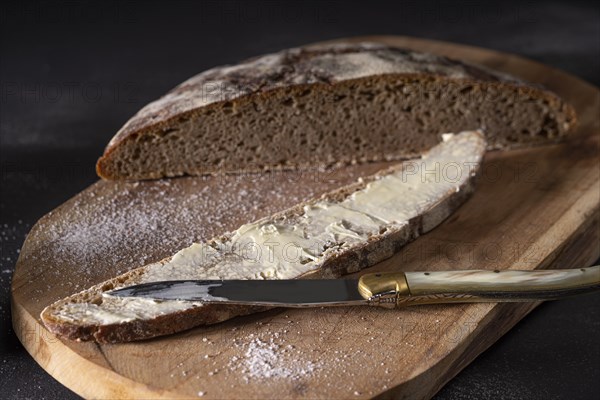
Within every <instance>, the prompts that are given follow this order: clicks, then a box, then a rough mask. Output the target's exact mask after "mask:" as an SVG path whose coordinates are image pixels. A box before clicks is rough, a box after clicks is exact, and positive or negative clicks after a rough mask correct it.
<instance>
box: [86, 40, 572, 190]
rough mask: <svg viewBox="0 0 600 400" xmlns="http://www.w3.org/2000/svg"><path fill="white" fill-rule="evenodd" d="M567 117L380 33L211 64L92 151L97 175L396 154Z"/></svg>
mask: <svg viewBox="0 0 600 400" xmlns="http://www.w3.org/2000/svg"><path fill="white" fill-rule="evenodd" d="M574 124H575V113H574V111H573V108H572V107H571V106H570V105H568V104H566V103H564V102H563V101H562V100H561V99H560V98H559V97H558V96H556V95H555V94H553V93H551V92H549V91H546V90H544V89H542V88H539V87H535V86H533V85H530V84H527V83H524V82H522V81H519V80H518V79H516V78H513V77H510V76H507V75H504V74H500V73H497V72H494V71H491V70H488V69H486V68H483V67H479V66H473V65H469V64H465V63H463V62H460V61H456V60H451V59H448V58H445V57H439V56H435V55H432V54H425V53H418V52H414V51H410V50H406V49H400V48H394V47H389V46H385V45H382V44H373V43H361V44H333V45H321V46H315V47H310V48H299V49H291V50H286V51H282V52H280V53H275V54H270V55H265V56H262V57H258V58H254V59H251V60H248V61H246V62H243V63H241V64H238V65H235V66H225V67H217V68H214V69H211V70H208V71H206V72H203V73H201V74H199V75H197V76H195V77H193V78H191V79H189V80H188V81H186V82H184V83H182V84H181V85H179V86H178V87H176V88H175V89H173V90H172V91H171V92H169V93H167V94H166V95H165V96H164V97H162V98H160V99H158V100H157V101H155V102H153V103H150V104H148V105H147V106H146V107H144V108H143V109H142V110H140V111H139V112H138V113H137V114H136V115H135V116H134V117H133V118H131V119H130V120H129V121H128V122H127V123H126V124H125V125H124V126H123V127H122V128H121V130H120V131H119V132H118V133H117V134H116V135H115V137H114V138H113V139H112V140H111V141H110V143H109V144H108V146H107V148H106V150H105V152H104V155H103V156H102V157H101V158H100V159H99V160H98V164H97V172H98V175H99V176H100V177H102V178H105V179H149V178H160V177H166V176H168V177H170V176H179V175H199V174H207V173H215V172H236V171H259V170H269V169H280V168H284V169H287V168H302V167H306V166H314V165H331V164H336V163H339V164H346V163H353V162H365V161H378V160H399V159H407V158H410V157H414V156H416V155H418V154H420V153H421V152H422V151H424V150H426V149H428V148H431V147H432V146H433V145H435V143H437V142H438V141H439V138H440V136H439V135H440V134H441V133H443V132H460V131H462V130H467V129H474V128H482V129H484V130H485V131H486V134H487V140H488V146H489V148H490V149H503V148H514V147H519V146H529V145H536V144H542V143H548V142H553V141H556V140H558V139H560V138H561V137H562V136H564V135H565V134H567V133H568V132H569V131H570V130H571V128H572V127H573V125H574Z"/></svg>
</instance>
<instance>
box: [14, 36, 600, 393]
mask: <svg viewBox="0 0 600 400" xmlns="http://www.w3.org/2000/svg"><path fill="white" fill-rule="evenodd" d="M361 39H363V40H364V39H365V38H361ZM367 39H370V40H379V41H382V42H386V43H390V44H394V45H399V46H405V47H408V48H414V49H418V50H424V51H430V52H433V53H439V54H443V55H447V56H451V57H455V58H459V59H464V60H467V61H472V62H477V63H481V64H484V65H487V66H490V67H492V68H495V69H498V70H501V71H505V72H508V73H512V74H514V75H516V76H519V77H522V78H524V79H526V80H529V81H532V82H538V83H541V84H543V85H545V86H547V87H548V88H550V89H552V90H554V91H555V92H556V93H558V94H559V95H561V96H563V97H564V98H565V99H566V100H567V101H569V102H571V103H572V104H573V105H574V106H575V108H576V110H577V113H578V116H579V120H580V126H579V128H578V131H577V133H576V134H575V135H574V136H573V137H572V138H570V139H569V141H568V142H567V143H564V144H561V145H554V146H547V147H543V148H536V149H528V150H519V151H511V152H503V153H499V152H495V153H490V154H488V155H487V156H486V158H485V163H484V167H483V174H482V177H481V180H480V182H479V186H478V189H477V191H476V193H475V195H474V196H473V197H472V198H471V199H470V200H469V201H468V202H467V203H466V204H465V205H463V206H462V207H461V208H460V209H459V210H458V211H457V212H456V213H455V214H454V215H452V216H451V217H450V218H449V219H448V220H447V221H445V222H444V223H443V224H442V225H441V226H440V227H438V228H437V229H435V230H434V231H433V232H431V233H429V234H427V235H425V236H423V237H421V238H420V239H418V240H417V241H415V242H414V243H412V244H410V245H408V246H407V247H406V248H404V249H403V250H402V251H401V252H400V253H398V254H397V255H396V256H395V257H393V258H392V259H390V260H387V261H386V262H383V263H381V264H380V265H378V266H376V267H374V268H371V269H370V271H375V270H382V271H383V270H407V271H408V270H423V269H427V270H440V269H459V268H460V269H467V268H489V269H496V268H500V269H503V268H512V269H536V268H570V267H582V266H587V265H589V264H591V263H592V262H593V261H594V260H596V259H597V258H598V256H599V255H600V232H599V217H600V206H599V203H600V199H599V196H600V159H599V154H600V151H599V150H600V148H599V144H600V140H599V139H600V129H599V118H598V113H597V111H598V109H599V107H600V92H599V91H598V89H597V88H595V87H593V86H591V85H589V84H587V83H585V82H583V81H581V80H579V79H577V78H575V77H573V76H570V75H567V74H565V73H563V72H560V71H558V70H555V69H552V68H549V67H546V66H543V65H541V64H538V63H535V62H532V61H528V60H524V59H522V58H519V57H516V56H513V55H508V54H501V53H498V52H494V51H489V50H483V49H478V48H473V47H467V46H461V45H455V44H450V43H442V42H434V41H429V40H421V39H413V38H405V37H377V38H367ZM356 40H359V39H356ZM382 166H383V164H373V165H367V166H353V167H346V168H343V169H342V170H337V171H300V172H293V173H292V172H286V173H274V174H263V175H251V174H242V175H238V176H226V177H216V178H214V177H212V178H181V179H173V180H168V181H154V182H141V183H119V182H116V183H114V182H97V183H95V184H94V185H92V186H90V187H89V188H88V189H86V190H84V191H83V192H82V193H80V194H78V195H77V196H75V197H74V198H72V199H71V200H69V201H67V202H66V203H65V204H63V205H62V206H60V207H59V208H57V209H56V210H54V211H52V212H51V213H49V214H48V215H46V216H45V217H43V218H42V219H41V220H40V221H39V222H38V223H37V224H36V225H35V226H34V227H33V229H32V230H31V232H30V234H29V236H28V238H27V240H26V242H25V244H24V245H23V249H22V251H21V255H20V258H19V260H18V263H17V267H16V271H15V274H14V277H13V283H12V315H13V324H14V328H15V331H16V332H17V335H18V336H19V338H20V340H21V341H22V342H23V344H24V346H25V347H26V348H27V350H28V351H29V353H31V355H32V356H33V357H34V358H35V360H36V361H37V362H38V363H39V364H40V365H41V366H42V367H43V368H44V369H46V370H47V371H48V372H49V373H50V374H51V375H52V376H54V377H55V378H56V379H58V380H59V381H60V382H62V383H63V384H65V385H66V386H67V387H69V388H70V389H72V390H74V391H75V392H77V393H79V394H81V395H82V396H84V397H93V398H122V397H136V398H191V397H196V398H197V397H202V398H219V399H221V398H244V399H249V398H260V399H263V398H277V399H281V398H301V397H306V398H328V399H335V398H357V399H358V398H370V397H381V398H388V397H394V398H429V397H431V396H433V394H435V393H436V392H437V391H438V390H439V389H440V387H441V386H442V385H444V384H445V383H446V382H447V381H448V380H449V379H451V378H452V377H453V376H455V375H456V374H457V373H458V372H459V371H460V370H461V369H462V368H464V367H465V366H466V365H467V364H468V363H469V362H470V361H471V360H473V359H474V358H475V357H476V356H477V355H478V354H480V353H481V352H482V351H483V350H485V349H486V348H487V347H488V346H490V345H491V344H492V343H494V342H495V341H496V340H497V339H498V338H499V337H500V336H502V335H503V334H504V333H505V332H506V331H508V330H509V329H510V328H511V327H512V326H513V325H514V324H515V323H516V322H517V321H519V320H520V319H521V318H522V317H523V316H524V315H526V314H527V313H528V312H529V311H531V310H532V309H533V308H534V307H535V306H536V304H470V305H445V306H420V307H414V308H411V309H404V310H393V311H390V310H383V309H376V308H369V307H356V308H337V309H335V308H334V309H312V310H272V311H268V312H264V313H261V314H254V315H250V316H246V317H240V318H235V319H233V320H230V321H227V322H225V323H221V324H218V325H214V326H210V327H203V328H197V329H193V330H190V331H187V332H183V333H180V334H177V335H172V336H168V337H164V338H159V339H154V340H147V341H143V342H137V343H129V344H119V345H97V344H94V343H74V342H68V341H63V340H60V339H58V338H57V337H55V336H53V335H52V334H50V333H49V332H47V331H46V330H45V329H44V328H43V326H42V325H41V324H40V321H39V318H38V316H39V313H40V311H41V310H42V309H43V308H44V307H45V306H46V305H48V304H50V303H51V302H53V301H55V300H58V299H59V298H62V297H64V296H66V295H69V294H71V293H74V292H76V291H79V290H81V289H84V288H87V287H88V286H90V285H92V284H95V283H97V282H100V281H103V280H105V279H107V278H110V277H112V276H114V275H117V274H118V273H121V272H124V271H126V270H128V269H131V268H134V267H138V266H140V265H142V264H145V263H147V262H150V261H154V260H158V259H161V258H163V257H165V256H167V255H169V254H171V253H172V252H174V251H176V250H177V249H179V248H181V247H183V246H187V245H189V244H190V243H191V242H192V241H198V240H204V239H208V238H210V237H212V236H213V235H215V234H219V233H221V232H224V231H226V230H231V229H235V228H237V227H238V226H239V225H240V224H241V223H243V222H246V221H247V220H251V219H256V218H259V217H262V216H264V215H267V214H270V213H272V212H273V211H277V210H280V209H282V208H284V207H288V206H290V205H292V204H294V203H296V202H298V201H301V200H303V199H305V198H308V197H311V196H315V195H318V194H319V193H322V192H324V191H327V190H330V189H332V188H335V187H338V186H340V185H343V184H346V183H348V182H351V181H353V180H355V179H356V178H357V177H358V176H360V175H364V174H367V173H371V172H373V171H375V170H377V169H379V168H381V167H382ZM275 174H277V175H278V178H277V181H281V182H283V183H281V184H277V185H275V180H274V179H273V177H274V176H275Z"/></svg>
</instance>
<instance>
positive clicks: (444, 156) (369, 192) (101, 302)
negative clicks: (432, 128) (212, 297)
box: [41, 131, 486, 342]
mask: <svg viewBox="0 0 600 400" xmlns="http://www.w3.org/2000/svg"><path fill="white" fill-rule="evenodd" d="M443 137H444V141H443V142H442V143H440V144H438V145H437V146H435V147H433V148H432V149H431V150H430V151H428V152H427V153H426V154H424V155H423V156H422V157H421V158H419V159H414V160H409V161H405V162H402V163H400V164H398V165H396V166H394V167H392V168H389V169H386V170H383V171H380V172H379V173H378V174H376V175H373V176H370V177H367V178H364V179H361V180H360V181H359V182H357V183H355V184H352V185H349V186H345V187H342V188H340V189H338V190H335V191H333V192H330V193H327V194H325V195H323V196H322V197H320V198H318V199H314V200H311V201H308V202H305V203H302V204H298V205H296V206H294V207H292V208H290V209H287V210H285V211H282V212H280V213H278V214H275V215H272V216H270V217H267V218H263V219H260V220H258V221H255V222H251V223H248V224H246V225H243V226H241V227H240V228H239V229H237V230H235V231H233V232H230V233H227V234H225V235H222V236H220V237H217V238H214V239H212V240H210V241H208V242H205V243H195V244H193V245H191V246H190V247H187V248H185V249H183V250H181V251H179V252H177V253H176V254H175V255H173V256H172V257H169V258H166V259H164V260H162V261H159V262H156V263H152V264H149V265H146V266H144V267H141V268H138V269H135V270H132V271H130V272H128V273H125V274H123V275H121V276H119V277H116V278H114V279H111V280H109V281H106V282H104V283H101V284H99V285H96V286H94V287H92V288H90V289H88V290H85V291H83V292H80V293H78V294H75V295H73V296H70V297H68V298H65V299H63V300H60V301H58V302H56V303H54V304H52V305H51V306H49V307H47V308H46V309H44V311H43V312H42V314H41V318H42V320H43V322H44V324H45V325H46V327H48V329H50V330H51V331H52V332H54V333H57V334H59V335H62V336H65V337H67V338H69V339H75V340H96V341H98V342H123V341H131V340H138V339H145V338H150V337H154V336H159V335H165V334H169V333H173V332H178V331H181V330H184V329H188V328H191V327H194V326H198V325H204V324H212V323H216V322H220V321H224V320H226V319H229V318H231V317H234V316H236V315H241V314H247V313H250V312H253V311H256V310H259V309H257V308H256V307H254V308H253V307H244V306H232V305H228V306H227V305H226V306H224V305H203V304H202V303H199V302H185V301H170V300H169V301H154V300H148V299H138V298H116V297H111V296H108V295H103V292H106V291H109V290H112V289H115V288H119V287H124V286H129V285H133V284H139V283H146V282H156V281H163V280H179V279H294V278H303V277H307V276H318V277H330V278H335V277H339V276H340V275H343V274H347V273H351V272H356V271H359V270H361V269H363V268H366V267H369V266H371V265H374V264H376V263H378V262H380V261H382V260H384V259H386V258H389V257H391V256H392V255H393V254H394V253H395V252H397V251H398V250H399V249H400V248H401V247H402V246H403V245H405V244H406V243H408V242H409V241H411V240H413V239H414V238H416V237H418V236H419V235H420V234H421V233H424V232H427V231H429V230H431V229H433V228H434V227H435V226H436V225H438V224H439V223H441V222H442V221H443V220H444V219H445V218H446V217H448V216H449V215H450V214H451V213H452V212H453V211H454V210H455V209H456V208H457V207H458V206H459V205H460V204H462V202H463V201H464V200H465V199H466V198H467V196H468V194H469V193H471V192H472V190H473V181H474V178H475V176H476V174H477V172H478V170H479V166H480V163H481V160H482V157H483V154H484V152H485V148H486V142H485V139H484V136H483V134H482V133H481V132H479V131H468V132H462V133H460V134H456V135H454V134H446V135H443Z"/></svg>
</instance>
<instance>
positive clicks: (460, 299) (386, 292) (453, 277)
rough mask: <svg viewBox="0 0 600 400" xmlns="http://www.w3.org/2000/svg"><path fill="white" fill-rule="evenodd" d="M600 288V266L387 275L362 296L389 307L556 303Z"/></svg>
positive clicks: (363, 283) (368, 282)
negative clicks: (548, 301)
mask: <svg viewBox="0 0 600 400" xmlns="http://www.w3.org/2000/svg"><path fill="white" fill-rule="evenodd" d="M598 289H600V265H596V266H593V267H588V268H578V269H565V270H541V271H514V270H502V271H500V270H494V271H491V270H459V271H431V272H387V273H373V274H366V275H363V276H361V278H360V280H359V283H358V290H359V292H360V294H361V295H362V296H363V297H364V298H365V299H367V300H369V303H370V304H373V305H378V306H382V307H387V308H395V307H403V306H409V305H416V304H436V303H481V302H519V301H542V300H553V299H558V298H562V297H567V296H572V295H576V294H581V293H588V292H592V291H595V290H598Z"/></svg>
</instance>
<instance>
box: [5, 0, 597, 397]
mask: <svg viewBox="0 0 600 400" xmlns="http://www.w3.org/2000/svg"><path fill="white" fill-rule="evenodd" d="M480 3H483V4H480ZM0 22H1V35H0V46H1V49H0V50H1V51H0V81H1V87H0V89H1V90H0V106H1V107H0V133H1V135H0V158H1V165H0V166H1V171H0V172H1V174H0V179H1V181H0V183H1V186H0V188H1V200H0V213H1V214H0V321H1V322H0V323H1V327H2V328H1V330H0V339H1V340H0V346H1V347H0V354H1V357H2V362H1V363H0V393H1V396H2V397H3V398H9V399H21V398H51V399H53V398H63V399H68V398H76V396H75V395H74V394H73V393H72V392H70V391H69V390H68V389H66V388H64V387H62V386H61V385H60V384H59V383H58V382H56V381H55V380H54V379H53V378H51V377H50V376H49V375H48V374H47V373H46V372H44V371H43V370H42V369H41V368H40V367H39V366H38V365H37V364H36V363H35V361H34V360H33V359H32V358H31V357H30V356H29V355H28V354H27V352H26V351H25V350H24V349H23V347H22V346H21V345H20V343H19V341H18V340H17V338H16V337H15V335H14V333H13V331H12V329H11V319H10V300H9V285H10V279H11V275H12V271H13V269H14V264H15V261H16V258H17V257H18V249H19V248H20V246H21V244H22V242H23V240H24V237H25V235H26V234H27V232H28V231H29V229H30V228H31V226H32V225H33V224H34V223H35V222H36V220H37V219H39V218H40V217H41V216H42V215H44V214H45V213H47V212H48V211H50V210H52V209H53V208H55V207H56V206H58V205H59V204H61V203H62V202H64V201H65V200H67V199H68V198H70V197H72V196H73V195H75V194H76V193H77V192H78V191H80V190H81V189H83V188H85V187H86V186H88V185H89V184H91V183H93V182H94V181H95V180H96V179H97V178H96V175H95V173H94V163H95V161H96V159H97V157H98V156H99V155H100V154H101V153H102V150H103V147H104V145H105V144H106V143H107V142H108V140H109V139H110V138H111V136H112V135H113V133H114V132H116V131H117V129H118V128H119V127H120V126H121V125H122V124H123V123H124V122H125V121H126V120H127V119H128V118H129V117H130V116H131V115H133V113H134V112H136V111H137V110H138V109H139V108H141V106H142V105H144V104H145V103H147V102H148V101H150V100H153V99H155V98H157V97H158V96H160V95H161V94H163V93H164V92H165V91H167V90H168V89H170V88H172V87H173V86H175V85H176V84H178V83H180V82H181V81H183V80H184V79H186V78H188V77H190V76H191V75H193V74H195V73H197V72H199V71H202V70H204V69H206V68H209V67H212V66H215V65H219V64H224V63H233V62H235V61H237V60H240V59H243V58H246V57H250V56H254V55H258V54H261V53H265V52H271V51H276V50H279V49H282V48H286V47H292V46H297V45H301V44H304V43H309V42H315V41H319V40H324V39H332V38H338V37H344V36H354V35H371V34H399V35H412V36H419V37H425V38H433V39H439V40H445V41H452V42H459V43H466V44H471V45H476V46H481V47H487V48H492V49H496V50H501V51H505V52H510V53H516V54H519V55H522V56H526V57H529V58H532V59H534V60H537V61H540V62H543V63H546V64H548V65H552V66H555V67H558V68H561V69H563V70H566V71H568V72H570V73H572V74H575V75H577V76H579V77H581V78H583V79H585V80H587V81H589V82H592V83H593V84H595V85H599V83H600V73H599V71H600V11H599V8H598V6H596V5H592V4H591V3H586V2H578V1H569V2H568V3H560V2H547V3H541V2H532V1H503V2H501V3H497V4H492V3H487V2H479V1H469V2H462V3H449V2H441V1H440V2H430V1H426V2H423V1H403V2H380V1H365V2H361V3H356V4H355V3H349V2H344V1H327V0H324V1H319V2H311V1H303V2H300V1H299V2H276V1H264V2H250V1H245V2H240V3H238V2H232V1H203V2H196V3H192V2H183V1H177V2H175V1H172V2H142V3H139V4H137V3H135V2H128V1H122V2H118V3H111V2H102V3H93V2H87V1H84V2H76V1H58V2H39V3H22V2H20V3H15V4H7V3H5V2H3V3H2V5H0ZM599 112H600V110H599ZM599 196H600V193H599ZM599 306H600V294H594V295H588V296H584V297H580V298H573V299H568V300H564V301H560V302H556V303H547V304H543V305H542V306H540V307H538V308H537V309H536V310H535V311H534V312H532V313H531V314H530V315H529V316H528V317H526V318H525V319H524V320H523V321H522V322H520V323H519V324H518V325H517V326H516V327H515V328H514V329H513V330H512V331H511V332H509V333H508V334H507V335H506V336H504V337H503V338H502V339H501V340H500V341H498V342H497V343H496V344H495V345H494V346H492V348H490V349H489V350H488V351H486V352H485V353H484V354H482V355H481V356H480V357H479V358H478V359H476V360H475V361H474V362H473V363H472V364H471V365H470V366H469V367H467V368H466V369H465V370H464V371H463V372H461V373H460V374H459V375H458V376H457V377H456V378H455V379H454V380H452V381H451V382H450V383H449V384H448V385H447V386H446V387H445V388H444V389H442V391H441V392H440V393H439V394H438V397H437V398H438V399H481V398H484V399H486V398H489V399H502V398H526V399H544V400H545V399H551V398H566V397H568V398H572V399H578V398H596V399H597V398H598V396H599V395H600V341H599V340H598V337H599V336H600V318H599V316H600V307H599Z"/></svg>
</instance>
